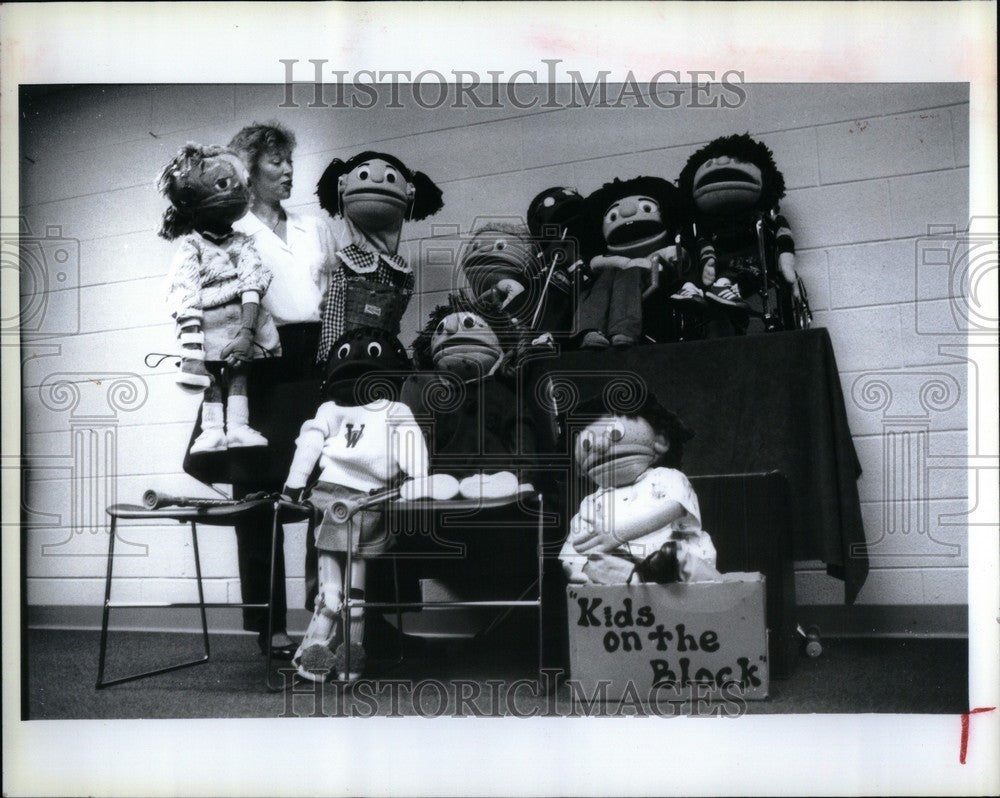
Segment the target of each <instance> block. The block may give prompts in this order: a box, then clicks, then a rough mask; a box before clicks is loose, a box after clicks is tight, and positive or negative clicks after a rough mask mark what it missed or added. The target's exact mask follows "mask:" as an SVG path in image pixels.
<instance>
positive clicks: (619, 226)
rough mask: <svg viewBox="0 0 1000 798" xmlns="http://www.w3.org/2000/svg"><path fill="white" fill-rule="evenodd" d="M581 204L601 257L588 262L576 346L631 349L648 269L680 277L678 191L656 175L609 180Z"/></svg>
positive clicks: (637, 335) (638, 327) (639, 326)
mask: <svg viewBox="0 0 1000 798" xmlns="http://www.w3.org/2000/svg"><path fill="white" fill-rule="evenodd" d="M587 206H588V209H589V211H590V216H591V219H592V220H593V223H594V225H595V226H596V225H599V226H600V228H601V231H602V234H603V239H604V244H603V245H604V254H603V255H598V256H596V257H594V258H592V259H591V261H590V269H591V272H592V273H593V279H592V281H591V287H590V290H589V292H588V293H587V295H586V296H585V297H584V299H583V301H582V302H581V303H580V305H579V307H578V308H577V311H576V328H577V332H578V334H579V335H580V336H581V340H580V346H581V348H584V349H604V348H607V347H608V346H616V347H628V346H632V345H633V344H635V343H637V342H638V341H639V338H640V336H641V334H642V299H643V294H644V292H645V290H646V287H647V285H649V284H650V280H651V275H652V274H653V270H654V269H658V268H660V266H665V267H666V268H667V270H668V272H669V277H668V280H669V281H670V282H673V281H674V280H676V278H677V277H678V276H679V274H680V263H681V261H682V260H683V253H682V252H681V251H680V248H679V247H678V246H677V245H676V244H675V240H676V233H677V230H678V229H679V228H680V220H681V215H682V206H681V203H680V201H679V193H678V191H677V189H676V188H675V187H674V186H673V185H672V184H671V183H669V182H668V181H666V180H663V179H662V178H659V177H636V178H633V179H631V180H619V179H617V178H615V180H614V181H613V182H611V183H605V184H604V185H603V186H602V187H601V188H599V189H598V190H597V191H595V192H594V193H593V194H591V195H590V196H589V197H587Z"/></svg>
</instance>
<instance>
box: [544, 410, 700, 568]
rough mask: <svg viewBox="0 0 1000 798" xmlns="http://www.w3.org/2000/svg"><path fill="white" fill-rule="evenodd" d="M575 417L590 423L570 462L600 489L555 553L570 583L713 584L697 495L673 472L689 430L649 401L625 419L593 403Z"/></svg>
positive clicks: (624, 415) (583, 506)
mask: <svg viewBox="0 0 1000 798" xmlns="http://www.w3.org/2000/svg"><path fill="white" fill-rule="evenodd" d="M580 411H581V412H583V413H586V414H587V415H588V417H589V418H590V419H591V421H590V423H589V424H588V425H587V426H586V428H585V429H583V430H582V431H581V432H580V433H579V435H578V436H577V439H576V442H575V444H574V452H573V454H574V459H575V460H576V463H577V465H578V466H579V469H580V473H581V475H582V476H585V477H587V478H588V479H589V480H590V481H591V482H593V483H595V484H596V485H597V488H598V489H597V491H596V492H594V493H591V494H590V495H589V496H587V497H586V498H585V499H584V500H583V501H582V502H581V503H580V510H579V512H578V513H577V514H576V515H575V516H573V518H572V520H571V521H570V527H569V536H568V537H567V539H566V542H565V544H564V545H563V548H562V551H561V552H560V553H559V559H560V560H561V561H562V564H563V570H564V572H565V573H566V576H567V578H568V579H569V581H570V582H576V583H587V582H589V583H593V584H624V583H628V582H630V581H650V582H677V581H680V582H698V581H712V580H714V579H718V578H719V572H718V571H717V570H716V568H715V547H714V546H713V545H712V539H711V537H709V535H708V533H707V532H705V531H704V530H703V529H702V528H701V512H700V509H699V507H698V497H697V496H696V495H695V493H694V490H693V489H692V487H691V483H690V482H689V481H688V479H687V477H686V476H684V474H683V473H681V472H680V471H679V470H678V467H679V465H680V460H681V454H682V451H683V446H684V442H685V441H686V440H688V439H689V438H690V437H691V436H692V433H691V431H690V430H689V429H688V428H687V427H686V426H685V425H684V423H683V422H682V421H681V420H680V419H678V418H677V416H675V415H674V414H673V413H671V412H670V411H668V410H666V409H665V408H664V407H663V406H662V405H660V404H659V402H658V401H657V400H656V398H655V397H654V396H652V395H649V396H648V397H647V398H646V400H645V402H644V403H643V404H642V406H641V407H639V408H638V409H637V410H635V411H634V412H630V413H625V412H609V411H607V410H606V409H605V408H604V406H603V404H602V403H601V402H600V401H599V400H598V401H591V402H585V403H584V404H583V405H581V407H580Z"/></svg>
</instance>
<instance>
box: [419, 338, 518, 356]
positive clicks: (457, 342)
mask: <svg viewBox="0 0 1000 798" xmlns="http://www.w3.org/2000/svg"><path fill="white" fill-rule="evenodd" d="M466 353H468V354H489V355H492V356H494V357H500V355H501V354H503V353H502V352H501V350H500V348H499V347H497V346H495V345H494V344H491V343H489V342H488V341H484V340H483V339H482V338H477V337H475V336H472V335H456V336H454V337H452V338H449V339H448V341H447V342H445V343H443V344H441V345H440V346H439V347H438V348H437V350H436V351H435V352H434V360H435V362H437V360H438V359H439V358H442V357H444V356H445V355H448V356H450V357H455V356H459V355H463V354H466Z"/></svg>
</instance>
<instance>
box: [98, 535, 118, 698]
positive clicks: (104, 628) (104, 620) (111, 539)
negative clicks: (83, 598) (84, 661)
mask: <svg viewBox="0 0 1000 798" xmlns="http://www.w3.org/2000/svg"><path fill="white" fill-rule="evenodd" d="M117 525H118V519H117V518H115V517H114V516H112V517H111V534H110V535H109V536H108V568H107V573H106V575H105V577H104V610H103V613H102V616H101V650H100V653H99V655H98V662H97V685H96V689H98V690H100V689H101V688H103V687H105V686H106V685H105V684H104V660H105V656H106V655H107V652H108V617H109V615H110V613H111V606H110V604H111V569H112V563H114V559H115V534H116V532H115V528H116V527H117Z"/></svg>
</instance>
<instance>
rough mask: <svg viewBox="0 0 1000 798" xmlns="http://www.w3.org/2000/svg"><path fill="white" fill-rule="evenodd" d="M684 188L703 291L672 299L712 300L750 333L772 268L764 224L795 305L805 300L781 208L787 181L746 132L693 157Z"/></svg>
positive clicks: (693, 289)
mask: <svg viewBox="0 0 1000 798" xmlns="http://www.w3.org/2000/svg"><path fill="white" fill-rule="evenodd" d="M679 184H680V188H681V192H682V193H683V194H684V197H685V200H686V201H687V202H689V203H690V204H691V205H692V206H693V209H694V218H695V224H696V227H697V232H698V249H699V257H700V264H701V271H702V273H701V287H699V286H696V285H694V284H693V283H689V284H686V285H685V286H684V287H683V289H682V290H680V291H678V292H677V293H676V294H675V295H674V296H673V297H672V299H673V300H675V301H677V302H682V303H702V304H704V301H705V300H707V301H708V302H709V303H711V305H713V306H715V307H718V308H722V309H725V310H728V311H730V312H731V313H732V314H733V321H734V326H735V327H736V330H737V331H738V332H744V331H745V330H746V326H747V320H748V311H749V305H748V304H747V302H746V300H747V298H748V297H750V296H751V295H753V294H754V293H755V292H756V291H758V290H759V289H760V287H761V285H762V281H763V279H764V277H765V270H766V268H767V265H766V264H763V263H761V258H760V242H759V240H758V232H757V231H758V225H760V228H761V233H762V235H765V236H766V237H767V240H768V242H769V243H768V248H773V249H775V250H776V251H777V260H778V271H779V272H780V275H781V277H780V279H782V280H783V281H784V282H785V283H787V285H788V288H789V290H790V293H791V296H792V297H793V298H794V299H795V300H796V301H798V300H802V299H803V293H802V288H801V286H800V284H799V280H798V277H797V276H796V273H795V241H794V240H793V238H792V233H791V230H790V228H789V226H788V221H787V220H786V219H785V217H784V216H782V215H781V214H780V213H779V208H778V202H779V200H781V199H782V197H784V196H785V178H784V176H783V175H782V174H781V172H780V171H779V170H778V167H777V165H776V164H775V162H774V155H773V154H772V152H771V150H770V149H768V147H767V146H766V145H765V144H763V143H762V142H759V141H755V140H754V139H752V138H750V136H749V135H748V134H746V133H744V134H740V135H733V136H723V137H720V138H717V139H715V140H714V141H712V142H710V143H709V144H707V145H705V146H704V147H702V148H701V149H700V150H698V151H697V152H696V153H694V154H693V155H692V156H691V157H690V158H689V159H688V161H687V164H686V165H685V166H684V169H683V170H682V171H681V174H680V178H679ZM702 288H704V292H702V290H701V289H702ZM702 297H704V299H702Z"/></svg>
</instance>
